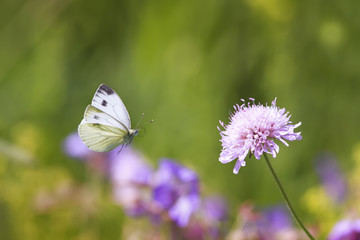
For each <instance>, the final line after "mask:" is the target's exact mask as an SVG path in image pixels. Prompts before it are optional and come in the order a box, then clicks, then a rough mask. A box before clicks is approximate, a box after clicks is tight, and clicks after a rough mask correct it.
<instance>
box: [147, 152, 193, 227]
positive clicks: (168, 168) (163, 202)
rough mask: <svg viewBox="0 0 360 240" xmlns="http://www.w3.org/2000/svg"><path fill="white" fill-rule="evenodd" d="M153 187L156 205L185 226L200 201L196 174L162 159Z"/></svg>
mask: <svg viewBox="0 0 360 240" xmlns="http://www.w3.org/2000/svg"><path fill="white" fill-rule="evenodd" d="M153 187H154V189H153V200H154V201H155V203H156V205H157V206H158V207H159V208H161V209H163V210H164V211H167V212H168V214H169V217H170V219H171V220H173V221H174V222H175V223H176V224H177V225H178V226H180V227H184V226H186V225H187V224H188V222H189V219H190V216H191V215H192V214H193V213H194V212H195V211H196V210H197V209H198V206H199V202H200V191H199V178H198V176H197V174H196V173H195V172H194V171H192V170H190V169H188V168H186V167H184V166H182V165H180V164H178V163H176V162H174V161H172V160H169V159H162V160H161V161H160V165H159V169H158V170H157V172H156V173H155V179H154V186H153Z"/></svg>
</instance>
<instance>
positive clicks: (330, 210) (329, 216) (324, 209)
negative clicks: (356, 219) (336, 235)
mask: <svg viewBox="0 0 360 240" xmlns="http://www.w3.org/2000/svg"><path fill="white" fill-rule="evenodd" d="M301 202H302V204H303V205H304V206H305V208H306V210H307V211H308V212H309V213H310V214H311V215H312V216H313V217H314V221H315V219H316V220H317V224H318V226H319V228H320V232H322V233H324V232H329V231H330V230H331V228H332V227H333V225H334V223H335V222H336V221H337V213H336V210H335V209H336V207H335V206H334V202H333V201H332V199H330V198H329V196H328V195H327V194H326V191H325V189H324V188H323V187H322V186H314V187H312V188H310V189H309V190H308V191H307V192H306V193H305V195H304V196H303V198H302V199H301Z"/></svg>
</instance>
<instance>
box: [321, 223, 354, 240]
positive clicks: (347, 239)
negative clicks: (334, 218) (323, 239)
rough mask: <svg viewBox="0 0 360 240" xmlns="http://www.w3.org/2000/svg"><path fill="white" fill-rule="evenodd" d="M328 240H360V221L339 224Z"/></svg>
mask: <svg viewBox="0 0 360 240" xmlns="http://www.w3.org/2000/svg"><path fill="white" fill-rule="evenodd" d="M328 240H360V219H356V220H342V221H340V222H338V223H337V224H336V225H335V226H334V228H333V229H332V231H331V233H330V234H329V236H328Z"/></svg>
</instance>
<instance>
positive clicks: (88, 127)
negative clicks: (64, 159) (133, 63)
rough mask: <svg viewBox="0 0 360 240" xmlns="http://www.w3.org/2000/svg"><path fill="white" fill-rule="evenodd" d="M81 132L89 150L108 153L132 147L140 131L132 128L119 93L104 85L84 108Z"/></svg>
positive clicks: (81, 136) (79, 129)
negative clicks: (122, 145)
mask: <svg viewBox="0 0 360 240" xmlns="http://www.w3.org/2000/svg"><path fill="white" fill-rule="evenodd" d="M78 132H79V136H80V138H81V139H82V141H83V142H84V144H85V145H86V146H87V147H88V148H89V149H90V150H93V151H95V152H107V151H110V150H112V149H114V148H115V147H117V146H118V145H120V144H129V143H130V142H131V141H132V139H133V137H134V136H136V135H138V133H139V129H136V128H135V129H131V122H130V116H129V113H128V111H127V110H126V107H125V105H124V103H123V102H122V101H121V99H120V97H119V96H118V95H117V94H116V92H115V91H114V90H112V89H111V88H110V87H108V86H106V85H105V84H101V85H100V86H99V88H98V89H97V90H96V93H95V95H94V98H93V99H92V102H91V105H88V106H87V108H86V109H85V113H84V119H83V120H82V121H81V123H80V125H79V128H78Z"/></svg>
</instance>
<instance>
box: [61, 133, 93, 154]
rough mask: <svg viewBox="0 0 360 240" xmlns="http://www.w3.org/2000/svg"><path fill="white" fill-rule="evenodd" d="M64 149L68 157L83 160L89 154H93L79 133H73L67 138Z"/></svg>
mask: <svg viewBox="0 0 360 240" xmlns="http://www.w3.org/2000/svg"><path fill="white" fill-rule="evenodd" d="M63 149H64V151H65V153H66V154H67V155H68V156H70V157H73V158H78V159H82V160H84V159H85V158H86V157H87V156H88V155H89V154H91V153H93V152H92V151H91V150H89V149H88V147H87V146H86V145H85V144H84V143H83V142H82V141H81V138H80V137H79V135H78V134H77V133H72V134H70V135H68V136H67V137H66V138H65V141H64V144H63Z"/></svg>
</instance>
